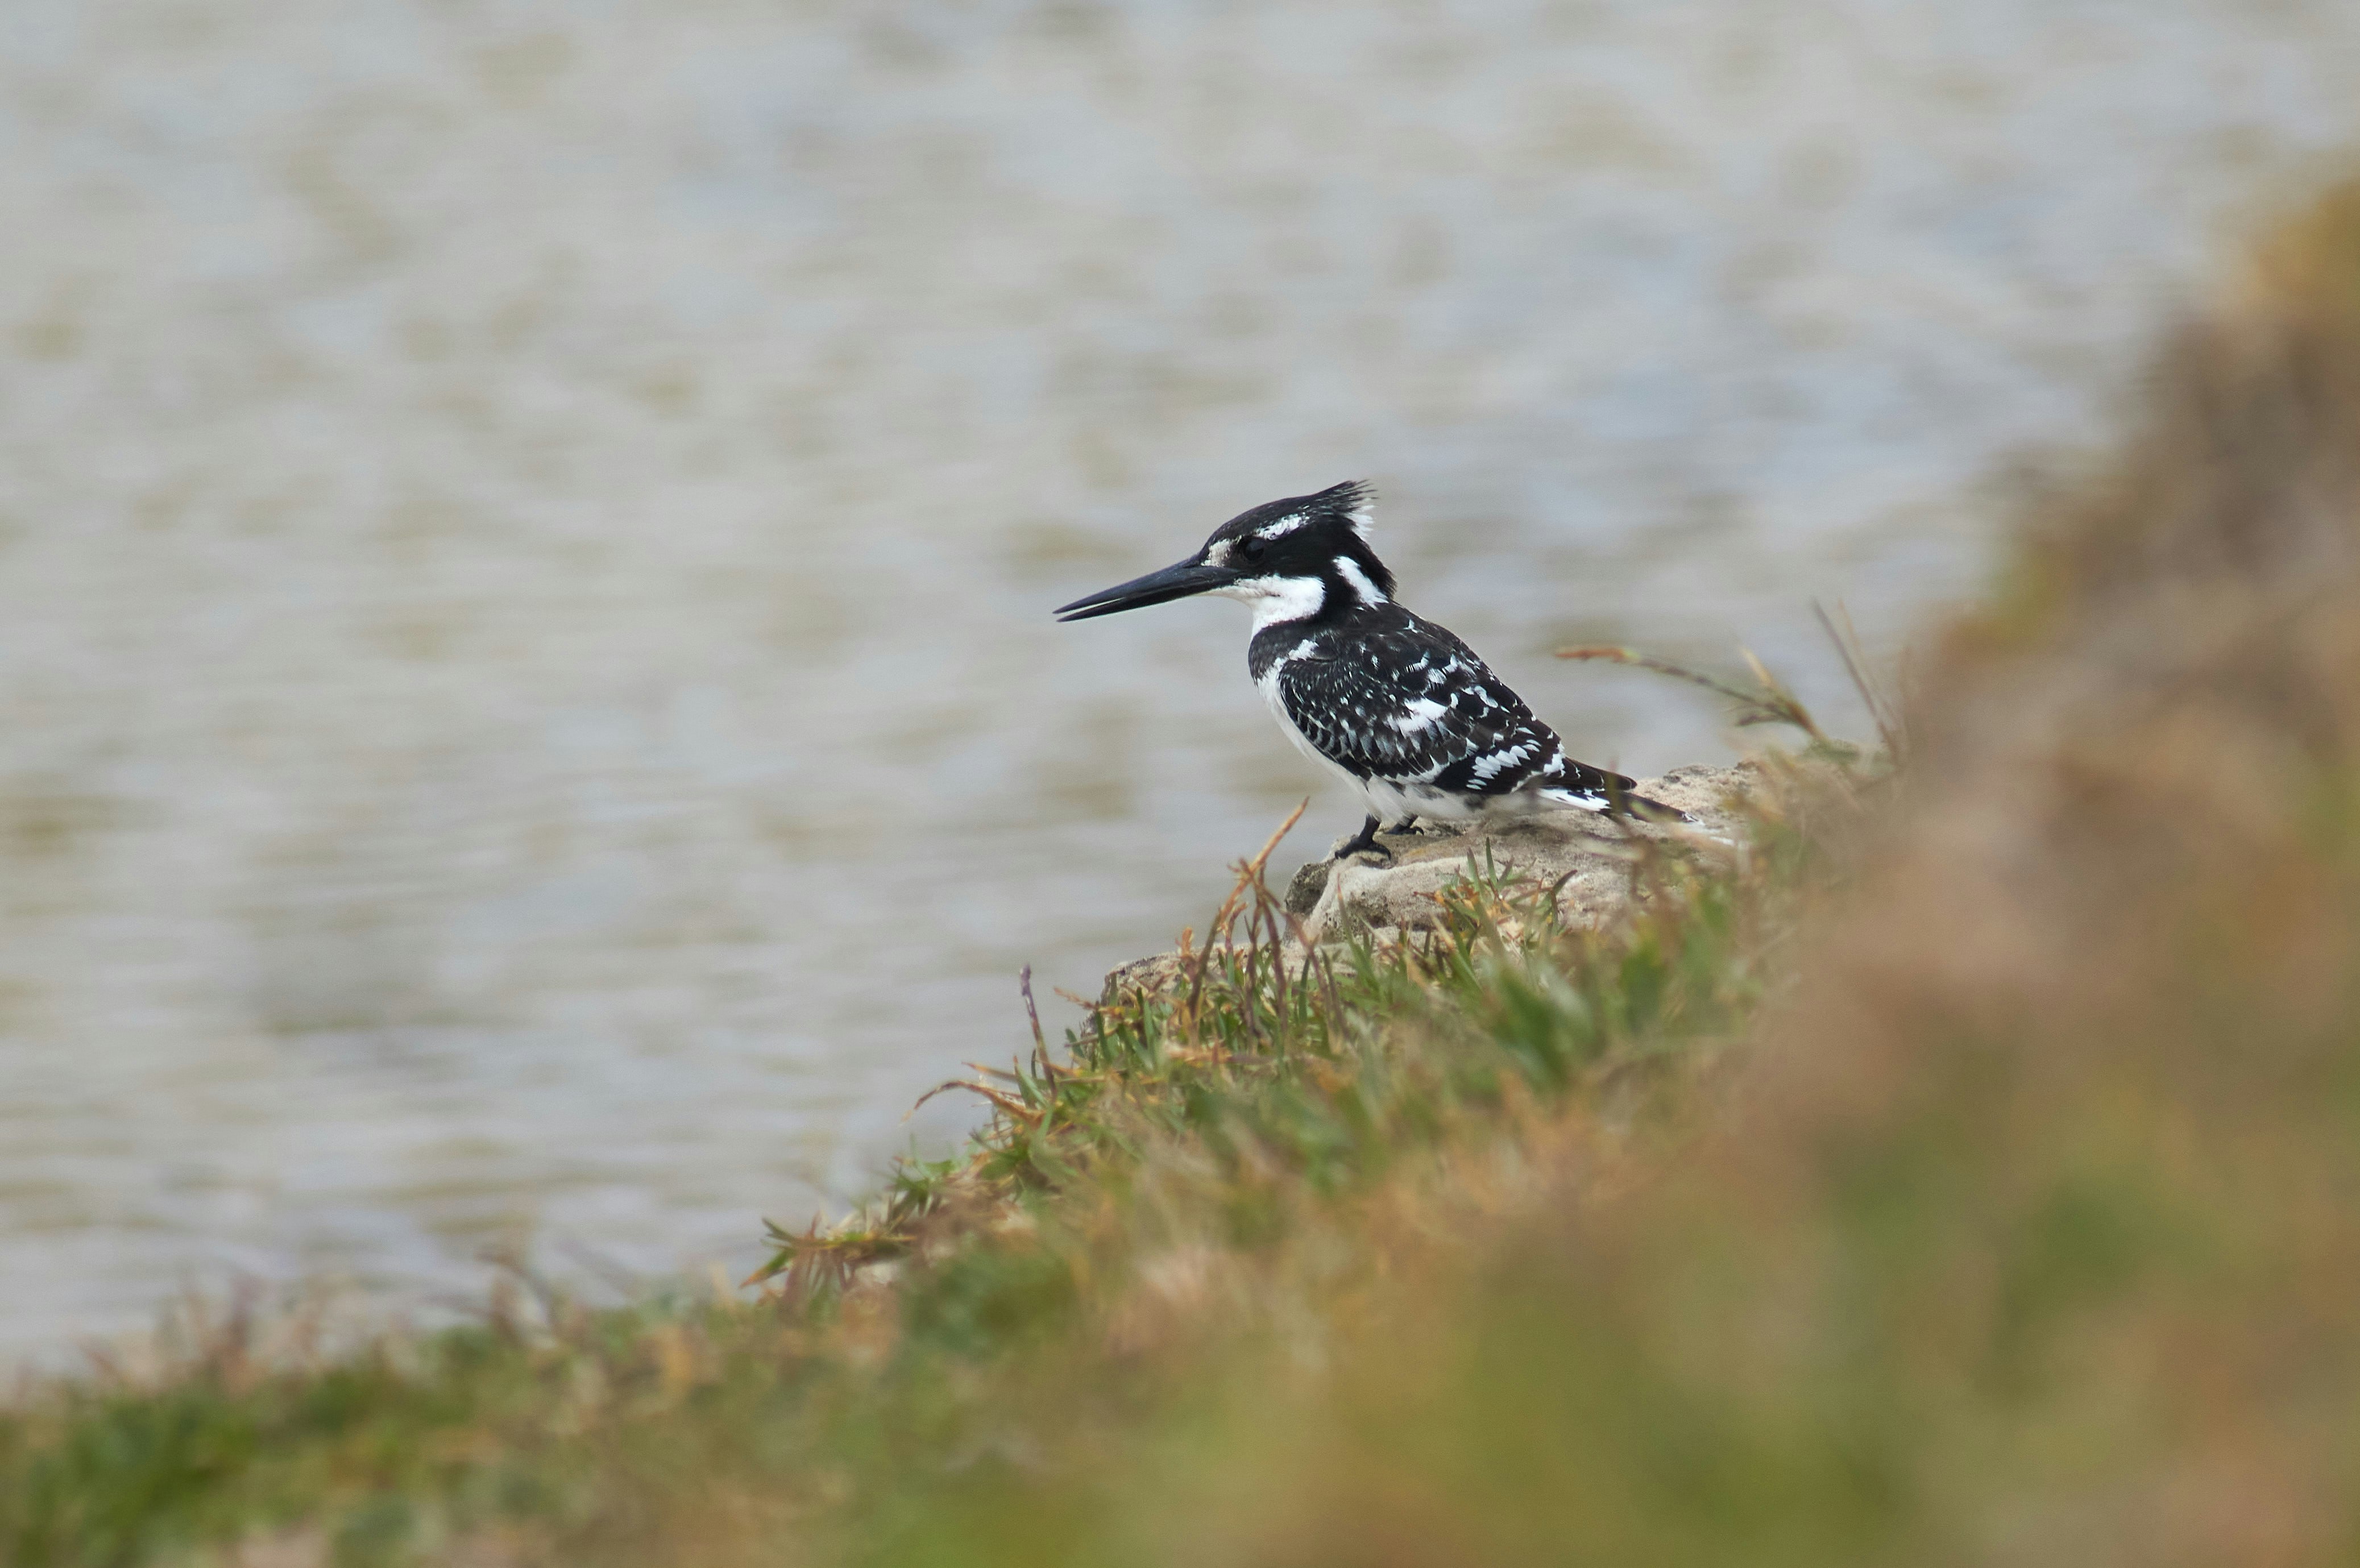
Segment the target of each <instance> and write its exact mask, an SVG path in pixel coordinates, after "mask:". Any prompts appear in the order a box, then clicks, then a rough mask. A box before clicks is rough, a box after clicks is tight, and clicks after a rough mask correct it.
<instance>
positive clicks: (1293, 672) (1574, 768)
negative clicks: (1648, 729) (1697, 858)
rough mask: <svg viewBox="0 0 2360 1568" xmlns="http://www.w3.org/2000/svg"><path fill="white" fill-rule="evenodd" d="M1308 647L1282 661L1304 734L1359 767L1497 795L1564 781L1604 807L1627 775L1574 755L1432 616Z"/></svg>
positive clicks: (1566, 790)
mask: <svg viewBox="0 0 2360 1568" xmlns="http://www.w3.org/2000/svg"><path fill="white" fill-rule="evenodd" d="M1402 618H1403V622H1404V624H1403V625H1402V626H1398V627H1394V628H1388V629H1386V630H1382V631H1363V632H1362V633H1361V634H1360V635H1359V636H1357V637H1353V638H1352V639H1351V640H1350V641H1349V643H1347V644H1345V645H1343V646H1341V647H1327V648H1321V647H1317V646H1314V647H1311V648H1303V649H1301V650H1299V651H1298V652H1296V653H1295V656H1294V657H1291V658H1288V659H1285V660H1284V662H1283V663H1282V664H1281V666H1280V667H1279V668H1278V670H1276V678H1277V685H1278V695H1279V698H1280V700H1281V701H1282V702H1284V704H1285V708H1286V713H1287V717H1288V718H1290V719H1291V720H1293V721H1294V723H1295V728H1297V729H1298V730H1300V731H1302V733H1303V737H1304V738H1305V739H1306V740H1307V741H1309V742H1310V743H1311V744H1312V745H1313V746H1316V747H1317V748H1318V750H1319V753H1320V754H1321V755H1322V756H1324V757H1327V759H1328V760H1329V761H1331V762H1334V763H1335V764H1336V765H1337V766H1338V767H1339V768H1344V769H1345V770H1346V771H1348V772H1349V773H1351V774H1352V775H1354V776H1355V777H1357V778H1360V779H1383V780H1385V781H1387V782H1389V783H1394V784H1422V785H1426V786H1428V787H1430V788H1432V789H1438V790H1443V791H1447V792H1448V793H1451V794H1457V795H1463V796H1471V797H1475V798H1478V799H1490V798H1498V797H1502V796H1506V795H1511V794H1513V793H1515V792H1516V791H1517V790H1519V789H1531V790H1535V791H1547V792H1549V793H1551V794H1557V793H1558V792H1559V791H1562V792H1563V794H1564V796H1565V798H1566V800H1567V803H1568V804H1583V805H1587V804H1590V803H1591V801H1590V799H1585V798H1584V797H1590V798H1594V800H1595V801H1596V803H1597V804H1598V805H1599V806H1601V807H1602V806H1604V805H1605V804H1607V801H1608V796H1609V794H1610V792H1611V791H1613V790H1620V789H1628V788H1629V786H1630V782H1631V781H1630V780H1629V779H1623V778H1622V777H1621V776H1620V775H1619V774H1610V773H1606V772H1602V771H1601V770H1600V769H1598V768H1588V767H1585V766H1583V765H1582V764H1580V763H1578V762H1574V761H1571V760H1570V759H1569V758H1568V757H1566V755H1565V748H1564V746H1562V745H1561V744H1560V743H1559V742H1558V740H1557V734H1556V732H1555V731H1553V730H1551V729H1550V728H1549V727H1548V726H1547V725H1546V724H1543V723H1541V722H1540V720H1538V719H1537V718H1535V717H1534V716H1533V711H1532V710H1531V709H1530V708H1528V707H1526V706H1525V705H1524V699H1523V698H1521V697H1519V696H1517V695H1516V694H1515V692H1514V691H1511V690H1510V689H1509V688H1508V686H1507V684H1506V683H1505V682H1504V681H1502V680H1501V679H1500V678H1499V677H1498V676H1496V675H1494V674H1492V673H1491V670H1489V669H1488V668H1486V667H1485V665H1484V663H1483V661H1482V659H1480V658H1478V657H1477V656H1476V654H1475V652H1474V650H1472V649H1471V648H1468V647H1467V645H1466V644H1464V643H1462V642H1460V641H1459V639H1458V638H1457V637H1453V636H1451V634H1450V633H1448V632H1447V631H1445V630H1443V629H1442V628H1441V627H1440V626H1434V625H1432V624H1431V623H1428V622H1424V621H1419V620H1417V619H1415V617H1413V616H1410V615H1406V614H1404V615H1403V617H1402Z"/></svg>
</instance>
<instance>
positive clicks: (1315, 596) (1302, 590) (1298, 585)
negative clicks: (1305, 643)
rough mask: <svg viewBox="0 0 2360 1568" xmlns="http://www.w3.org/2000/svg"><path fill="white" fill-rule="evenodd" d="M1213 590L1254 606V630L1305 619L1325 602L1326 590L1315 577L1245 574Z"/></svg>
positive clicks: (1318, 609) (1222, 595) (1315, 612)
mask: <svg viewBox="0 0 2360 1568" xmlns="http://www.w3.org/2000/svg"><path fill="white" fill-rule="evenodd" d="M1213 592H1214V593H1218V594H1219V595H1220V596H1221V597H1222V598H1224V599H1238V600H1242V601H1243V602H1244V603H1246V604H1251V605H1252V606H1253V629H1254V630H1256V631H1260V630H1262V627H1264V626H1276V625H1278V624H1279V623H1280V622H1282V621H1305V620H1309V619H1310V618H1311V617H1312V616H1314V615H1317V614H1318V613H1319V612H1320V610H1321V608H1322V607H1323V606H1325V605H1326V604H1327V589H1326V588H1325V587H1324V586H1323V585H1322V584H1321V583H1320V581H1319V579H1317V577H1247V578H1243V579H1240V581H1238V582H1235V583H1230V584H1229V586H1227V587H1225V588H1216V589H1214V590H1213Z"/></svg>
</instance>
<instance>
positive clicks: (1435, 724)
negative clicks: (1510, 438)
mask: <svg viewBox="0 0 2360 1568" xmlns="http://www.w3.org/2000/svg"><path fill="white" fill-rule="evenodd" d="M1375 500H1376V496H1375V492H1374V491H1372V490H1371V488H1370V487H1369V486H1368V485H1364V484H1360V483H1359V482H1357V481H1354V482H1348V483H1346V484H1342V485H1334V486H1331V487H1330V488H1328V489H1326V490H1322V491H1320V492H1319V494H1317V495H1295V496H1290V497H1288V498H1287V499H1285V500H1284V501H1273V502H1270V503H1269V504H1267V505H1265V506H1256V507H1255V508H1253V510H1251V511H1250V512H1240V513H1239V514H1238V515H1237V516H1236V517H1231V518H1230V519H1229V521H1228V522H1226V523H1223V524H1222V525H1221V526H1220V527H1219V528H1216V529H1214V530H1213V537H1212V538H1210V539H1207V540H1206V541H1205V548H1204V549H1202V550H1198V551H1197V552H1196V554H1194V555H1192V556H1190V557H1189V558H1188V559H1187V560H1185V561H1181V562H1180V563H1178V564H1177V565H1175V566H1167V567H1165V568H1164V570H1163V571H1161V572H1150V573H1148V574H1147V575H1146V576H1144V577H1140V578H1135V579H1133V580H1132V581H1131V582H1129V583H1119V584H1118V585H1116V586H1115V587H1112V588H1109V589H1107V590H1105V591H1104V592H1103V593H1092V594H1090V595H1088V596H1087V598H1081V599H1076V600H1075V601H1074V602H1073V603H1072V604H1066V605H1064V606H1062V607H1061V608H1059V609H1058V611H1057V617H1058V618H1059V619H1060V620H1065V621H1086V620H1088V619H1089V618H1090V617H1092V616H1093V615H1113V614H1114V613H1115V612H1116V611H1118V610H1136V609H1139V608H1140V607H1142V605H1147V604H1164V603H1165V602H1167V601H1169V600H1173V599H1181V598H1186V597H1188V596H1190V595H1192V594H1196V593H1218V594H1220V595H1221V596H1222V597H1224V598H1229V599H1240V600H1243V601H1244V602H1245V603H1246V604H1249V605H1251V606H1252V609H1253V636H1252V640H1251V642H1249V643H1248V644H1247V646H1246V666H1247V668H1248V669H1249V670H1251V671H1252V673H1253V679H1254V684H1255V685H1256V686H1257V687H1259V688H1261V691H1262V698H1263V700H1264V701H1265V702H1268V703H1269V704H1270V711H1271V713H1272V714H1273V716H1275V717H1276V718H1277V720H1278V727H1279V728H1281V729H1283V730H1284V731H1285V732H1286V736H1287V738H1288V739H1289V740H1291V741H1293V742H1294V743H1295V745H1296V746H1299V747H1301V748H1302V750H1303V751H1304V752H1305V753H1306V755H1308V756H1309V757H1311V758H1312V760H1314V761H1316V762H1318V763H1321V764H1323V765H1324V766H1326V767H1327V768H1328V769H1330V770H1331V771H1333V772H1335V773H1336V774H1338V775H1339V776H1340V777H1341V778H1342V779H1344V780H1345V782H1347V783H1348V784H1349V785H1350V786H1351V787H1352V788H1353V789H1356V790H1358V791H1359V792H1360V796H1361V797H1362V798H1363V799H1364V800H1366V801H1367V802H1368V809H1369V820H1368V821H1367V822H1365V823H1364V824H1362V826H1361V828H1360V833H1359V834H1358V835H1357V836H1356V837H1354V838H1353V839H1352V840H1350V841H1349V843H1347V844H1344V845H1342V846H1341V847H1339V848H1338V850H1337V852H1336V853H1337V855H1338V858H1341V857H1343V856H1344V855H1351V854H1353V853H1355V852H1357V851H1360V850H1364V849H1372V850H1375V851H1376V852H1377V853H1378V854H1380V855H1388V856H1390V855H1391V852H1390V851H1389V850H1387V849H1386V848H1385V847H1384V846H1383V845H1382V844H1378V843H1377V838H1376V834H1377V828H1378V826H1379V824H1381V823H1382V822H1387V821H1393V823H1394V831H1396V832H1398V831H1401V830H1402V829H1404V828H1406V827H1408V826H1409V824H1410V822H1412V821H1413V820H1415V819H1416V818H1418V817H1428V818H1435V819H1439V820H1455V821H1467V820H1470V819H1474V818H1481V817H1493V816H1522V815H1526V814H1529V813H1532V812H1536V811H1601V812H1607V813H1612V814H1616V815H1631V816H1637V817H1644V818H1647V819H1649V820H1653V821H1662V822H1679V821H1684V820H1686V819H1685V817H1684V814H1683V813H1681V812H1680V811H1676V810H1674V809H1673V808H1672V807H1669V806H1666V805H1663V804H1661V803H1659V802H1657V801H1655V800H1647V799H1645V798H1644V797H1643V796H1638V795H1634V794H1633V793H1631V787H1632V786H1631V780H1630V779H1625V778H1623V777H1622V775H1621V774H1619V773H1609V772H1607V771H1606V770H1605V769H1603V768H1592V767H1590V766H1589V765H1588V764H1587V763H1581V762H1576V761H1574V760H1573V759H1572V758H1571V757H1568V756H1567V755H1566V754H1565V746H1564V743H1563V742H1561V741H1559V740H1558V739H1557V732H1556V731H1554V730H1552V729H1550V728H1549V727H1548V725H1546V724H1543V723H1541V721H1540V720H1538V719H1537V718H1535V717H1534V716H1533V711H1532V709H1530V708H1528V707H1526V706H1525V705H1524V699H1523V698H1521V697H1519V696H1517V695H1516V694H1515V693H1514V692H1513V691H1510V690H1509V689H1508V686H1507V683H1506V682H1505V681H1502V680H1501V679H1500V678H1499V677H1498V676H1497V675H1494V674H1492V673H1491V669H1490V668H1489V667H1488V666H1486V665H1485V664H1484V662H1483V661H1482V659H1479V658H1477V657H1476V654H1475V650H1474V649H1473V648H1469V647H1468V646H1467V645H1466V644H1465V643H1463V642H1460V641H1459V639H1458V638H1457V637H1453V636H1452V635H1451V634H1450V633H1448V631H1445V630H1444V629H1443V628H1442V627H1440V626H1436V625H1435V624H1434V623H1433V622H1432V621H1428V620H1425V619H1422V618H1420V617H1419V616H1417V615H1413V614H1411V613H1410V611H1409V610H1407V609H1406V608H1404V606H1403V605H1402V604H1399V603H1398V602H1396V601H1395V600H1394V598H1393V573H1392V572H1388V571H1386V570H1385V564H1384V562H1383V561H1379V560H1378V559H1377V552H1376V551H1375V550H1372V549H1371V548H1370V545H1369V533H1370V528H1371V523H1372V522H1373V520H1374V517H1375Z"/></svg>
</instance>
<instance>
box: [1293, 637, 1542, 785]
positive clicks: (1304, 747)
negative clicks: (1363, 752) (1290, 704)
mask: <svg viewBox="0 0 2360 1568" xmlns="http://www.w3.org/2000/svg"><path fill="white" fill-rule="evenodd" d="M1254 684H1255V685H1256V686H1257V687H1259V688H1261V691H1262V702H1265V703H1266V704H1268V706H1269V708H1270V716H1271V717H1272V718H1273V719H1276V720H1277V721H1278V727H1279V729H1280V731H1281V732H1283V733H1284V735H1285V736H1286V738H1287V739H1288V740H1290V741H1292V742H1294V743H1295V750H1297V751H1299V752H1301V753H1302V754H1303V755H1304V756H1306V757H1309V758H1310V759H1311V760H1312V761H1314V762H1316V763H1317V764H1318V765H1319V767H1320V768H1321V769H1322V770H1323V771H1325V772H1326V773H1327V774H1328V775H1330V776H1331V777H1333V778H1335V779H1339V780H1341V781H1342V782H1343V783H1344V785H1345V786H1346V787H1347V788H1349V789H1350V790H1351V791H1352V792H1353V793H1354V794H1356V795H1358V796H1359V797H1360V799H1361V800H1363V801H1365V802H1366V803H1367V805H1368V809H1369V810H1370V811H1371V812H1373V813H1375V814H1376V815H1377V816H1380V817H1382V818H1383V819H1384V820H1385V821H1386V822H1395V821H1398V820H1399V819H1401V818H1403V817H1433V818H1437V819H1438V820H1449V821H1456V822H1465V821H1467V820H1469V819H1470V818H1474V817H1480V816H1484V815H1486V814H1487V809H1486V806H1487V803H1479V802H1476V801H1472V800H1468V799H1467V798H1466V797H1465V796H1462V795H1455V794H1452V793H1450V792H1449V791H1448V790H1443V789H1428V788H1427V787H1426V786H1425V785H1423V784H1414V783H1396V782H1393V780H1390V779H1363V778H1361V777H1360V775H1359V774H1357V773H1355V772H1353V771H1352V770H1351V769H1350V768H1346V767H1344V766H1342V765H1341V764H1339V763H1338V762H1337V761H1336V760H1335V759H1334V758H1332V757H1328V756H1327V754H1326V753H1325V752H1322V751H1321V750H1320V749H1319V748H1318V747H1317V746H1314V745H1312V744H1311V741H1310V739H1309V737H1307V736H1306V735H1304V733H1303V732H1302V731H1301V730H1299V729H1297V728H1295V720H1294V718H1293V717H1292V716H1290V715H1289V714H1288V713H1287V711H1286V699H1285V698H1284V697H1283V696H1281V695H1280V694H1279V690H1278V670H1277V668H1276V667H1275V666H1273V668H1272V670H1271V671H1270V673H1268V674H1266V675H1264V676H1263V677H1262V679H1261V680H1260V681H1255V682H1254ZM1488 804H1489V805H1490V806H1491V809H1492V810H1500V811H1515V810H1517V809H1518V808H1517V807H1515V806H1511V805H1509V804H1508V802H1507V801H1506V800H1499V801H1496V802H1490V803H1488ZM1522 809H1524V810H1527V811H1528V810H1530V809H1532V808H1531V806H1530V805H1529V804H1527V805H1525V806H1524V807H1523V808H1522Z"/></svg>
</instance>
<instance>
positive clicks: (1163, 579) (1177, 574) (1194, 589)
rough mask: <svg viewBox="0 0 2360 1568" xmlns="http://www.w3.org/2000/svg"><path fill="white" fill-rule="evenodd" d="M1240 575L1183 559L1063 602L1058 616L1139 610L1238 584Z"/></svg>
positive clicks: (1068, 617) (1085, 617) (1063, 618)
mask: <svg viewBox="0 0 2360 1568" xmlns="http://www.w3.org/2000/svg"><path fill="white" fill-rule="evenodd" d="M1238 575H1239V574H1238V573H1237V572H1232V571H1230V570H1229V568H1228V567H1226V566H1207V565H1205V564H1204V563H1203V562H1201V561H1182V562H1181V563H1180V564H1179V565H1177V566H1167V567H1165V568H1164V570H1163V571H1161V572H1149V573H1148V574H1147V575H1146V576H1144V577H1134V578H1132V579H1131V581H1130V582H1128V583H1116V584H1115V585H1114V586H1113V587H1111V588H1107V589H1101V590H1100V591H1099V592H1098V593H1087V594H1085V595H1083V596H1082V597H1081V598H1079V599H1076V600H1075V601H1074V602H1073V603H1072V604H1060V605H1058V606H1057V618H1058V619H1059V620H1061V621H1087V620H1088V619H1089V618H1090V617H1091V616H1093V615H1113V614H1114V613H1115V612H1116V611H1117V610H1136V609H1140V608H1142V606H1144V605H1148V604H1164V603H1165V602H1167V601H1169V600H1173V599H1185V598H1186V597H1188V595H1189V594H1191V593H1210V592H1211V591H1212V590H1214V589H1216V588H1220V587H1224V586H1226V585H1228V584H1229V583H1235V582H1236V581H1237V580H1238Z"/></svg>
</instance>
